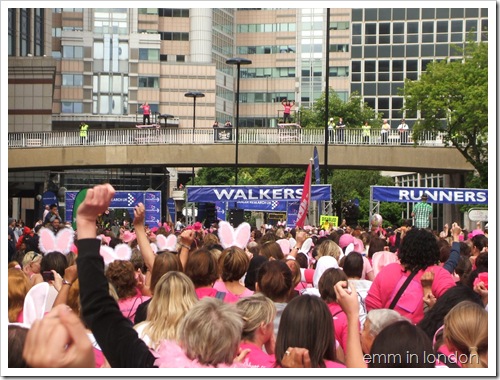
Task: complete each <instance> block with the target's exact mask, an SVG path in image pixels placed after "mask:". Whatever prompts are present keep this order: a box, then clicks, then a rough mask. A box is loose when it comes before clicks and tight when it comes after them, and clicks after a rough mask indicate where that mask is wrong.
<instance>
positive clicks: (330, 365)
mask: <svg viewBox="0 0 500 380" xmlns="http://www.w3.org/2000/svg"><path fill="white" fill-rule="evenodd" d="M325 367H326V368H346V366H345V364H342V363H338V362H332V361H331V360H325Z"/></svg>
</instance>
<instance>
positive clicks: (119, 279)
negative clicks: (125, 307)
mask: <svg viewBox="0 0 500 380" xmlns="http://www.w3.org/2000/svg"><path fill="white" fill-rule="evenodd" d="M106 278H107V279H108V281H109V282H110V283H111V284H112V285H113V286H114V288H115V290H116V294H118V298H119V299H126V298H129V297H132V296H134V295H135V294H136V292H137V290H136V284H137V280H136V279H135V269H134V264H132V263H131V262H130V261H124V260H115V261H113V262H112V263H110V264H109V266H108V269H107V270H106Z"/></svg>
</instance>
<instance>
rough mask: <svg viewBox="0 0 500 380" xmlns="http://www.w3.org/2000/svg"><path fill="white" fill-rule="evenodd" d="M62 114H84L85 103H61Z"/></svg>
mask: <svg viewBox="0 0 500 380" xmlns="http://www.w3.org/2000/svg"><path fill="white" fill-rule="evenodd" d="M61 113H83V103H82V102H61Z"/></svg>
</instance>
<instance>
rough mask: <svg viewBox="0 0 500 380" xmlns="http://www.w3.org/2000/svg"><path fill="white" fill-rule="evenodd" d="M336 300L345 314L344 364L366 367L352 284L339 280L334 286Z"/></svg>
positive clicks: (357, 309) (357, 305) (354, 290)
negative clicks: (345, 340)
mask: <svg viewBox="0 0 500 380" xmlns="http://www.w3.org/2000/svg"><path fill="white" fill-rule="evenodd" d="M334 290H335V294H336V295H337V302H338V304H339V305H340V307H341V308H342V310H343V311H344V313H345V314H346V316H347V344H346V352H345V359H346V360H345V364H346V366H347V368H366V363H365V360H364V358H363V350H362V349H361V341H360V338H359V301H358V294H357V293H356V288H355V286H354V284H353V283H352V282H351V283H349V287H348V283H347V281H339V282H337V283H336V284H335V286H334Z"/></svg>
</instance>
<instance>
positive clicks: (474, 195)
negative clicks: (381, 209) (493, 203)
mask: <svg viewBox="0 0 500 380" xmlns="http://www.w3.org/2000/svg"><path fill="white" fill-rule="evenodd" d="M424 193H425V194H427V202H428V203H448V204H480V205H487V204H488V190H487V189H457V188H444V187H443V188H441V187H433V188H428V187H395V186H394V187H392V186H372V198H373V200H374V201H382V202H419V201H420V198H421V197H422V195H423V194H424Z"/></svg>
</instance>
